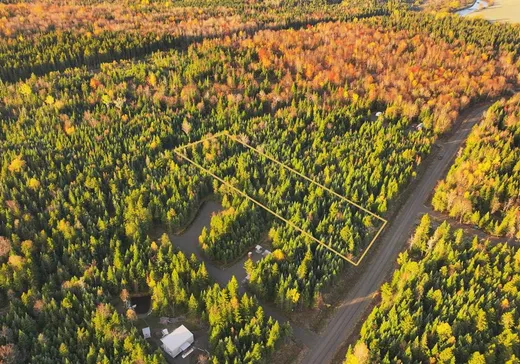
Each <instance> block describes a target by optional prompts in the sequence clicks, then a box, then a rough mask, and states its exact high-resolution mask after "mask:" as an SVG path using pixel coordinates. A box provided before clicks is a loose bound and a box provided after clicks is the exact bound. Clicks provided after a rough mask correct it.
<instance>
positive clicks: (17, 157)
mask: <svg viewBox="0 0 520 364" xmlns="http://www.w3.org/2000/svg"><path fill="white" fill-rule="evenodd" d="M94 2H95V1H94ZM70 3H71V4H68V5H63V4H60V6H56V4H53V3H52V2H51V3H42V4H16V5H2V6H1V7H0V29H1V30H0V34H1V35H0V70H1V71H0V73H1V74H0V77H1V80H2V81H1V82H0V99H1V100H2V102H1V103H0V120H1V123H0V150H1V154H0V194H1V196H2V200H1V201H0V302H1V311H2V313H3V314H2V316H1V317H0V322H1V324H2V335H1V336H0V358H1V360H2V361H5V362H35V363H36V362H37V363H51V362H52V363H54V362H56V358H61V360H62V361H67V360H68V361H69V362H78V361H80V362H131V361H135V360H141V361H143V362H158V363H159V362H163V360H164V359H163V357H162V356H161V355H160V354H159V352H153V351H152V349H151V347H150V345H149V344H148V343H146V342H145V341H143V340H142V339H141V338H140V335H139V334H138V333H137V331H136V329H135V328H134V327H133V325H131V324H130V323H129V320H131V319H133V317H132V315H131V314H130V315H128V317H126V316H125V314H124V313H119V312H117V310H116V308H115V306H114V301H113V299H114V298H117V297H118V296H119V295H120V293H121V292H122V291H124V292H128V294H130V295H132V294H136V293H139V294H141V293H151V295H152V302H153V303H152V307H153V311H154V313H157V314H163V315H178V314H182V315H186V316H187V317H189V318H190V319H193V320H197V321H198V322H199V323H200V324H202V325H207V327H208V329H209V330H208V331H209V338H210V340H209V343H210V348H211V350H212V360H213V361H214V362H215V363H221V362H226V361H229V362H235V361H236V362H244V361H247V362H258V361H260V360H261V358H265V357H266V356H268V355H270V354H271V353H272V352H273V351H274V349H275V347H277V346H278V345H280V343H281V342H282V341H283V338H284V337H286V336H288V335H289V334H290V332H289V331H290V330H289V329H288V327H286V326H284V325H280V324H279V323H278V322H276V321H275V320H273V319H272V318H269V317H267V316H266V315H265V314H264V313H263V311H262V308H261V307H260V306H259V305H258V302H257V301H256V298H255V297H253V296H252V295H250V294H248V295H242V296H239V295H238V290H237V282H236V280H232V281H231V282H230V283H229V284H228V285H227V287H219V286H217V285H214V284H213V281H212V279H211V277H209V276H208V273H207V270H206V266H205V265H204V264H203V263H201V262H199V261H197V259H196V258H195V256H191V257H187V256H185V255H184V253H182V252H181V251H179V250H177V249H176V248H175V246H174V245H172V244H171V242H170V241H169V239H168V238H167V236H163V237H162V238H160V239H155V240H154V239H152V238H150V236H154V232H155V231H156V228H157V227H159V226H160V227H165V228H166V230H167V231H168V232H170V233H173V232H177V231H179V230H180V229H182V228H183V227H185V226H186V224H188V223H189V222H190V221H191V219H192V217H193V215H194V213H195V212H196V210H197V209H198V208H199V207H200V204H201V202H202V201H204V200H205V199H207V198H208V197H211V196H213V197H215V196H216V197H218V198H219V199H221V200H222V202H223V206H224V210H223V211H222V212H220V213H219V214H216V215H215V216H213V218H212V221H211V225H210V228H209V229H207V230H204V231H203V232H202V234H201V236H200V239H199V241H200V248H201V250H202V251H203V252H204V254H206V255H207V256H208V257H210V258H211V259H213V260H215V261H217V262H218V263H227V262H231V261H233V260H235V259H236V258H237V257H239V256H241V255H243V254H244V253H245V252H246V251H247V249H249V248H250V247H251V246H254V245H255V244H256V243H257V242H258V241H259V240H260V239H268V240H269V243H270V244H271V245H272V247H273V254H271V255H269V256H268V257H266V258H264V259H261V260H260V261H258V262H256V263H253V262H252V261H249V260H248V261H247V263H246V267H245V269H246V271H247V273H248V274H249V289H250V291H251V292H252V294H256V295H257V296H259V297H261V298H265V299H267V300H269V301H271V302H274V303H276V305H277V306H278V307H280V308H282V309H284V310H286V311H292V310H294V309H299V308H303V307H312V306H313V305H315V304H316V302H317V301H319V299H320V295H321V294H322V292H323V291H324V290H326V289H327V288H328V287H330V285H331V283H332V282H333V281H334V280H335V279H337V278H338V276H339V274H340V273H341V272H343V271H344V270H345V267H346V266H347V263H346V262H345V261H344V260H343V259H341V258H340V257H338V256H336V255H335V254H334V253H332V252H330V251H328V250H327V249H325V248H324V247H322V246H319V245H317V244H314V243H312V242H310V241H308V239H306V238H305V237H304V236H302V235H301V234H300V233H298V232H297V231H294V230H293V229H288V228H287V226H286V225H285V224H284V223H283V222H281V221H279V220H277V219H275V218H273V217H272V216H271V215H270V214H267V213H266V212H265V211H264V210H262V209H260V208H257V207H255V205H253V204H251V203H250V202H248V201H245V200H244V199H243V198H240V197H239V196H237V195H236V194H234V193H233V192H232V191H229V190H227V189H226V188H223V187H222V186H221V185H220V184H219V183H217V182H216V181H215V180H213V179H212V178H211V177H209V176H207V175H205V174H204V173H202V172H201V171H200V170H199V169H198V168H197V167H195V166H192V165H191V164H189V163H187V162H186V161H183V160H182V158H179V157H178V156H177V155H175V153H173V151H172V150H173V149H174V148H176V147H178V146H181V145H184V144H186V143H189V142H191V141H196V140H199V139H201V138H204V137H206V136H209V135H212V134H215V133H217V132H219V131H222V130H229V132H230V134H231V135H234V136H236V138H237V139H238V140H241V141H245V142H247V143H250V144H252V145H254V146H255V147H257V148H259V149H261V150H262V151H264V152H265V153H267V154H269V155H272V156H274V157H275V158H276V159H278V160H280V161H282V162H284V163H286V164H287V165H289V166H290V167H292V168H294V169H295V170H297V171H299V172H301V173H303V174H305V175H307V176H309V177H311V178H312V179H314V180H316V181H319V182H320V183H322V184H323V185H325V186H326V187H327V188H330V189H331V190H333V191H335V192H337V193H339V194H341V195H344V196H346V197H347V198H349V199H351V200H353V201H355V202H357V203H359V204H360V205H362V206H364V207H366V208H367V209H368V210H370V211H372V212H373V213H375V214H379V215H385V214H387V213H388V211H389V210H390V209H391V207H392V203H393V202H394V201H395V199H396V198H397V197H398V196H399V194H400V193H401V192H402V190H403V189H404V188H405V187H406V186H407V185H408V184H409V182H410V181H411V180H413V178H414V177H415V175H416V172H417V168H418V166H419V165H420V164H421V162H422V161H423V159H424V158H425V157H426V156H427V155H428V154H429V152H430V149H431V146H432V144H433V143H434V142H435V140H436V138H437V137H438V136H439V135H441V134H442V133H444V132H446V131H448V130H450V128H451V126H452V125H453V123H454V121H455V120H456V118H457V116H458V114H459V112H461V111H463V110H464V109H466V108H467V107H468V106H470V105H471V104H472V103H475V102H478V101H481V100H484V99H489V98H495V97H498V96H500V95H503V94H507V93H509V92H511V90H513V89H514V88H515V87H516V86H517V84H518V58H517V57H518V54H517V49H516V48H515V44H518V41H519V39H520V35H519V33H518V28H515V27H513V26H502V25H500V26H499V25H488V24H487V23H486V24H484V23H482V22H479V21H460V20H455V18H454V17H450V16H448V17H443V18H439V19H437V18H436V17H429V16H427V17H425V18H424V19H422V18H421V19H420V21H419V17H417V16H416V15H413V14H409V13H408V12H403V11H399V10H394V9H393V10H394V11H392V12H391V13H392V15H384V16H380V15H382V14H388V13H389V11H388V8H380V7H377V6H372V7H370V8H369V9H354V8H348V7H344V6H323V7H321V8H320V7H318V8H316V7H314V6H313V7H308V8H307V7H303V10H301V11H294V10H293V9H291V8H283V9H282V10H281V11H280V12H279V13H276V12H274V11H273V10H272V9H271V10H268V9H269V8H266V7H265V6H251V7H246V6H242V7H240V6H237V7H231V6H230V7H208V9H209V10H207V11H206V8H204V11H202V10H201V9H197V8H191V7H185V8H178V7H175V6H173V5H172V4H169V5H165V4H163V3H162V2H159V3H157V4H156V3H153V2H152V4H145V5H140V6H130V5H129V6H127V7H125V6H121V5H120V4H119V5H116V4H95V5H85V4H86V3H89V1H86V2H82V1H80V2H74V1H71V2H70ZM266 9H267V10H266ZM42 14H44V16H43V15H42ZM100 14H106V15H104V16H101V15H100ZM375 15H378V16H375ZM372 16H374V17H372ZM364 18H369V19H364ZM350 20H352V21H350ZM439 23H442V29H443V30H442V31H432V32H431V33H432V35H431V36H430V35H429V34H428V33H429V32H430V31H431V30H432V29H434V30H435V29H437V27H439V25H438V24H439ZM466 27H472V28H473V33H471V34H468V33H465V30H464V29H466ZM479 32H480V33H479ZM473 34H477V35H473ZM478 34H489V35H487V37H488V38H486V40H484V41H481V40H479V38H478ZM490 39H491V40H490ZM488 41H489V42H491V43H489V42H488ZM72 44H73V46H71V45H72ZM489 44H492V45H491V46H490V45H489ZM159 50H162V51H159ZM152 51H156V52H154V53H153V54H149V53H151V52H152ZM134 57H139V58H134ZM104 61H110V63H102V62H104ZM56 71H59V72H56ZM513 143H515V139H514V138H513ZM189 153H190V156H191V157H193V158H194V159H195V160H197V161H198V162H200V163H201V164H202V163H204V165H205V166H207V167H208V168H210V169H211V170H212V171H214V172H215V173H217V174H219V175H222V176H223V177H225V178H226V179H228V180H229V181H230V182H232V183H233V184H235V185H236V186H238V187H240V189H241V190H244V191H247V193H248V194H250V195H252V196H255V198H258V199H259V200H261V201H263V202H264V203H266V204H267V205H269V206H270V207H272V208H273V209H274V210H276V211H278V212H279V213H280V214H282V215H283V216H285V217H286V218H287V219H290V220H291V221H292V222H294V223H295V224H296V225H298V226H301V227H302V228H305V229H308V230H309V231H310V232H312V233H313V234H314V235H315V236H317V237H319V238H323V239H324V240H327V241H330V244H331V246H332V247H336V248H338V249H341V251H342V252H343V253H344V254H346V255H348V256H349V257H352V258H355V257H357V256H359V254H360V252H362V251H363V249H364V247H365V244H366V242H367V241H368V240H370V238H371V236H373V234H374V232H375V231H376V230H377V228H378V225H377V224H378V222H377V221H376V219H374V218H371V217H370V215H367V214H366V213H365V212H363V211H361V210H359V209H357V208H355V207H353V206H351V205H348V204H344V203H342V202H341V201H340V200H338V199H336V197H337V196H336V197H334V195H330V196H329V195H327V193H326V192H324V191H323V190H322V189H320V188H317V187H316V186H315V185H313V184H310V183H308V181H305V180H302V179H300V178H299V177H297V176H295V175H293V174H290V173H288V172H287V171H285V170H283V169H281V168H280V167H279V166H277V165H276V164H274V163H272V162H269V161H267V160H265V159H264V158H261V157H260V156H259V155H258V154H255V153H252V152H251V151H248V150H247V149H244V147H243V146H242V145H241V144H240V143H234V144H232V145H229V146H226V145H224V146H222V145H221V144H219V143H208V144H201V145H200V146H199V147H198V148H195V149H194V150H192V151H189ZM294 201H297V203H293V202H294Z"/></svg>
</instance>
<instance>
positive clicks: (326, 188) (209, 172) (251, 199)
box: [173, 130, 388, 267]
mask: <svg viewBox="0 0 520 364" xmlns="http://www.w3.org/2000/svg"><path fill="white" fill-rule="evenodd" d="M222 135H225V136H226V137H228V138H230V139H231V140H233V141H234V142H237V143H239V144H242V145H243V146H245V147H247V148H249V149H251V150H253V151H255V152H256V153H258V154H260V155H261V156H263V157H265V158H267V159H269V160H270V161H272V162H275V163H276V164H278V165H280V166H281V167H283V168H285V169H287V170H288V171H290V172H292V173H295V174H297V175H298V176H300V177H302V178H304V179H305V180H307V181H309V182H310V183H313V184H315V185H317V186H319V187H320V188H322V189H324V190H325V191H327V192H329V193H332V194H333V195H334V196H336V197H339V198H340V199H342V200H343V201H346V202H348V203H349V204H351V205H353V206H355V207H357V208H359V209H360V210H362V211H363V212H366V213H367V214H369V215H371V216H373V217H375V218H377V219H378V220H380V221H382V222H383V225H382V226H381V227H380V228H379V230H378V231H377V233H376V235H375V236H374V237H373V238H372V240H371V241H370V243H369V244H368V246H367V247H366V248H365V250H364V251H363V254H361V257H360V258H359V259H358V261H357V262H354V261H353V260H352V259H350V258H348V257H346V256H345V255H343V254H342V253H340V252H338V251H337V250H336V249H334V248H332V247H330V246H328V245H327V244H326V243H325V242H323V241H321V240H318V239H317V238H315V237H314V236H312V235H311V234H309V233H308V232H306V231H304V230H303V229H301V228H300V227H298V226H296V225H295V224H294V223H292V222H291V221H289V220H287V219H285V218H284V217H282V216H280V215H279V214H277V213H276V212H274V211H273V210H271V209H270V208H269V207H267V206H265V205H264V204H262V203H260V202H258V201H257V200H255V199H254V198H252V197H251V196H249V195H247V194H246V193H245V192H243V191H241V190H239V189H238V188H236V187H235V186H233V185H232V184H230V183H229V182H227V181H225V180H223V179H222V178H221V177H219V176H217V175H216V174H214V173H213V172H211V171H209V170H208V169H206V168H204V167H203V166H201V165H200V164H198V163H197V162H195V161H193V160H191V159H190V158H188V156H186V155H185V154H183V153H181V152H180V150H183V149H186V148H188V147H191V146H195V145H197V144H200V143H203V142H204V141H209V140H213V139H216V138H219V137H221V136H222ZM173 152H174V153H175V154H176V155H178V156H179V157H181V158H183V159H185V160H186V161H188V162H190V163H191V164H193V165H194V166H195V167H197V168H199V169H201V170H202V171H203V172H205V173H207V174H209V175H210V176H211V177H213V178H215V179H216V180H218V181H219V182H221V183H222V184H223V185H225V186H227V187H229V188H231V189H232V190H233V191H235V192H237V193H238V194H239V195H241V196H243V197H245V198H246V199H248V200H249V201H251V202H253V203H254V204H256V205H258V206H260V207H261V208H263V209H264V210H266V211H267V212H269V213H270V214H272V215H274V216H276V217H277V218H279V219H280V220H282V221H283V222H285V223H286V224H288V225H289V226H291V227H292V228H294V229H295V230H296V231H298V232H300V233H302V234H303V235H305V236H306V237H308V238H310V239H311V240H313V241H314V242H316V243H318V244H320V245H322V246H324V247H325V248H326V249H328V250H330V251H331V252H333V253H335V254H337V255H338V256H340V257H341V258H343V259H344V260H346V261H347V262H349V263H350V264H352V265H354V266H356V267H357V266H358V265H359V264H360V263H361V261H362V260H363V259H364V258H365V256H366V254H367V253H368V250H369V249H370V248H371V247H372V245H373V244H374V242H375V241H376V240H377V238H378V237H379V235H380V234H381V232H382V231H383V229H384V228H385V226H386V224H387V223H388V221H387V220H385V219H383V218H382V217H381V216H379V215H376V214H374V213H373V212H372V211H370V210H367V209H366V208H364V207H362V206H360V205H359V204H357V203H355V202H354V201H351V200H349V199H348V198H346V197H344V196H341V195H340V194H338V193H336V192H334V191H333V190H331V189H329V188H328V187H325V186H324V185H322V184H321V183H319V182H316V181H314V180H312V179H310V178H309V177H307V176H305V175H303V174H301V173H300V172H298V171H296V170H294V169H292V168H291V167H289V166H287V165H286V164H284V163H282V162H280V161H278V160H277V159H275V158H273V157H271V156H269V155H267V154H265V153H264V152H261V151H260V150H258V149H256V148H254V147H253V146H251V145H249V144H247V143H244V142H243V141H241V140H238V139H237V138H236V137H235V136H234V135H230V134H229V132H228V131H227V130H224V131H222V132H219V133H216V134H214V135H211V136H209V137H206V138H203V139H201V140H198V141H196V142H192V143H189V144H186V145H183V146H181V147H178V148H175V149H174V150H173Z"/></svg>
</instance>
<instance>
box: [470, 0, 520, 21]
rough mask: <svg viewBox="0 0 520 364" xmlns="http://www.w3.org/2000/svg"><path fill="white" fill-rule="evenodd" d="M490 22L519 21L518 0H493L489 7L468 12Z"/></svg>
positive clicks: (519, 2) (519, 7)
mask: <svg viewBox="0 0 520 364" xmlns="http://www.w3.org/2000/svg"><path fill="white" fill-rule="evenodd" d="M468 16H470V17H479V18H483V19H486V20H489V21H492V22H508V23H520V0H495V2H494V4H492V5H490V6H489V7H487V8H485V9H482V10H479V11H475V12H473V13H471V14H468Z"/></svg>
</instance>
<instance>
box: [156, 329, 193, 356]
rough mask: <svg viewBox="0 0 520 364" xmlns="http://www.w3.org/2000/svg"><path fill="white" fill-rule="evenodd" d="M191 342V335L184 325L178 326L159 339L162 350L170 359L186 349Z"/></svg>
mask: <svg viewBox="0 0 520 364" xmlns="http://www.w3.org/2000/svg"><path fill="white" fill-rule="evenodd" d="M193 341H194V340H193V334H192V333H191V331H190V330H188V329H187V328H186V326H184V325H181V326H179V327H178V328H176V329H175V330H173V331H172V332H171V333H169V334H168V335H166V336H164V337H163V338H162V339H161V342H162V348H163V349H164V351H165V352H167V353H168V354H170V356H171V357H172V358H175V357H176V356H177V355H179V354H180V353H182V352H183V351H184V350H186V349H188V348H189V347H190V345H191V344H193Z"/></svg>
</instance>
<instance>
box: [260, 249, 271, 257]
mask: <svg viewBox="0 0 520 364" xmlns="http://www.w3.org/2000/svg"><path fill="white" fill-rule="evenodd" d="M269 254H271V252H270V251H269V250H267V249H266V250H264V252H263V254H262V255H263V256H264V257H266V256H268V255H269Z"/></svg>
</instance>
